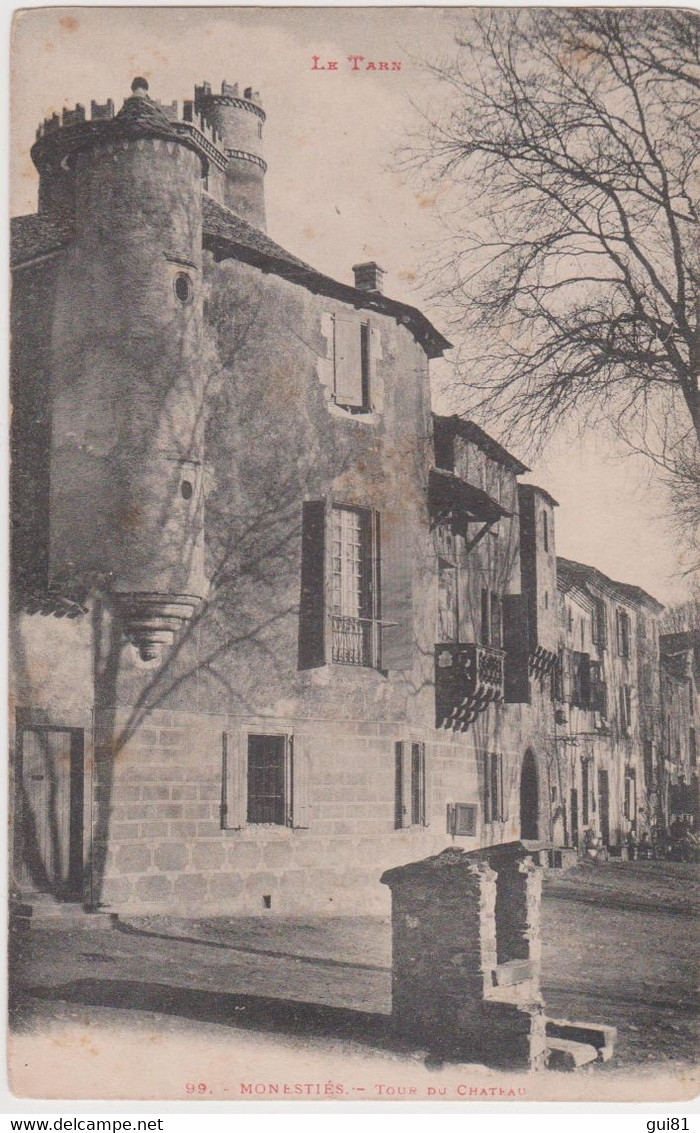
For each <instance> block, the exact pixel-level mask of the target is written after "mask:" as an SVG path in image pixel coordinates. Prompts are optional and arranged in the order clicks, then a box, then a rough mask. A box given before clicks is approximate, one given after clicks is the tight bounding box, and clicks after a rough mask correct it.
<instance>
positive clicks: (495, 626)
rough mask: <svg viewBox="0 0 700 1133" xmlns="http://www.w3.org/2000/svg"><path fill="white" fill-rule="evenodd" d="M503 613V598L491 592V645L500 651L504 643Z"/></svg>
mask: <svg viewBox="0 0 700 1133" xmlns="http://www.w3.org/2000/svg"><path fill="white" fill-rule="evenodd" d="M502 627H503V613H502V610H501V596H500V594H496V593H494V592H493V591H492V592H491V635H490V638H489V641H490V644H491V646H492V647H493V648H494V649H500V648H501V645H502V642H503V629H502Z"/></svg>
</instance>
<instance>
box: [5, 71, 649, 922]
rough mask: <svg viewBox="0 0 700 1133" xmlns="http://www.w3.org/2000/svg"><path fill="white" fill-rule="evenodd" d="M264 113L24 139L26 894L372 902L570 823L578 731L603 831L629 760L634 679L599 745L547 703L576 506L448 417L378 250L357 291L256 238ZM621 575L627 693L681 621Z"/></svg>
mask: <svg viewBox="0 0 700 1133" xmlns="http://www.w3.org/2000/svg"><path fill="white" fill-rule="evenodd" d="M264 122H265V114H264V111H263V109H262V107H261V105H260V99H259V96H258V95H257V93H255V92H253V91H252V90H251V89H247V90H245V91H243V92H242V93H241V92H239V90H238V88H237V87H236V86H229V85H228V84H226V83H224V84H223V86H222V89H221V93H220V94H219V93H212V90H211V88H210V86H209V85H208V84H206V83H205V84H203V86H202V87H198V88H196V90H195V97H194V99H193V100H192V101H191V102H188V103H185V104H184V106H183V107H180V106H178V105H177V104H173V106H161V105H160V104H159V103H157V102H155V101H153V100H152V99H151V97H150V96H149V94H148V90H147V84H146V83H145V82H144V81H143V80H135V82H134V84H133V87H132V94H131V96H130V97H128V98H127V99H126V100H125V102H124V105H123V107H122V109H121V110H120V111H119V112H118V113H117V114H115V113H114V106H113V104H112V103H111V102H110V103H107V104H105V105H98V104H95V103H93V104H92V107H91V114H90V115H87V114H86V112H85V110H84V108H83V107H81V106H78V107H76V108H75V110H73V111H64V112H63V115H62V116H61V117H60V118H59V117H58V116H57V115H54V117H53V118H51V119H48V120H47V121H46V122H45V123H44V124H43V125H42V126H41V127H40V129H39V132H38V136H37V141H36V144H35V145H34V147H33V149H32V157H33V160H34V163H35V165H36V166H37V168H38V170H39V174H40V189H39V208H38V212H37V213H36V214H34V215H30V216H25V217H19V218H17V219H16V220H15V221H14V222H13V232H12V257H13V308H12V333H13V358H12V383H13V399H14V419H13V435H12V449H13V478H12V508H13V521H12V522H13V530H12V573H13V611H12V630H11V632H12V649H13V693H12V695H13V721H14V725H13V726H14V730H13V734H12V737H11V740H12V752H13V758H12V774H13V778H12V791H13V795H12V797H13V799H14V800H15V808H14V812H15V821H14V834H13V871H14V884H15V886H16V888H17V889H18V890H19V891H20V892H22V893H23V894H24V895H25V896H26V895H27V894H31V893H33V892H37V891H39V892H42V891H43V892H47V893H49V894H52V895H53V896H54V897H55V898H58V899H63V900H66V899H67V900H76V901H77V900H79V901H82V902H83V903H84V904H85V905H86V906H87V907H89V908H93V909H96V908H101V909H112V910H116V911H119V910H135V909H143V908H149V909H158V910H161V911H166V910H168V911H172V912H177V913H179V914H180V915H184V916H186V915H188V914H193V913H195V912H199V911H202V910H207V909H208V910H212V911H214V910H215V911H217V912H220V913H237V912H246V913H251V912H252V913H256V912H267V911H270V912H272V913H274V912H286V913H289V912H307V911H313V912H328V913H342V912H349V911H356V912H357V911H371V910H384V909H386V908H387V902H388V895H387V891H386V889H384V888H382V886H380V885H379V877H380V875H381V873H382V872H383V871H384V870H386V869H388V868H392V867H395V866H397V865H400V864H402V863H404V862H408V861H411V860H414V859H415V858H418V857H422V856H425V855H426V854H430V853H434V852H436V851H439V850H442V849H443V848H444V846H445V844H446V843H450V842H451V841H454V842H455V843H457V844H458V845H462V846H463V847H464V848H465V849H473V848H475V847H477V846H480V845H491V844H495V843H500V842H506V841H510V840H512V839H514V838H519V837H522V838H523V839H529V840H540V841H544V842H547V843H555V844H560V845H563V844H567V843H570V842H571V839H572V832H573V831H572V819H571V806H572V798H573V792H574V791H578V792H579V798H580V797H581V792H582V790H583V786H582V783H581V780H580V777H579V770H578V767H577V769H576V770H575V771H574V772H572V775H573V778H571V777H570V778H568V779H567V778H566V776H565V775H564V774H563V772H562V769H561V767H560V766H559V764H560V760H559V758H558V753H559V748H560V746H561V745H560V744H559V743H558V741H559V739H560V737H561V734H562V731H565V730H566V728H568V732H570V733H574V732H580V733H584V732H585V733H586V734H587V735H588V734H589V733H596V734H598V733H600V741H599V742H600V745H603V746H601V747H600V748H597V747H596V748H595V751H594V759H598V758H599V759H600V761H601V762H600V764H599V766H600V770H601V771H602V770H607V773H608V781H609V784H610V797H611V799H612V798H613V797H614V799H615V802H611V804H610V807H611V809H610V816H611V817H610V830H609V835H610V839H611V840H615V839H618V840H619V839H620V838H621V837H623V835H624V832H625V829H626V827H625V823H624V822H623V821H622V819H621V818H619V816H618V810H617V809H616V808H618V804H619V798H620V793H621V792H622V796H623V798H626V797H627V796H626V795H625V792H626V790H627V787H626V786H625V784H626V782H627V772H628V769H629V771H630V772H631V771H634V772H635V775H636V777H637V783H639V782H640V781H641V778H642V776H643V765H642V764H641V763H640V758H641V757H640V755H639V752H640V750H641V748H640V745H641V744H642V742H643V741H642V732H643V726H644V725H643V713H642V712H641V711H640V710H638V709H637V708H635V706H634V694H633V701H632V704H633V708H632V716H631V729H632V730H631V733H630V734H628V732H627V731H625V729H624V728H622V726H621V725H620V726H618V724H615V727H614V728H613V730H612V732H610V735H609V736H607V737H606V740H605V742H606V743H607V744H608V746H607V748H605V750H603V748H604V742H603V736H604V735H605V731H604V729H603V728H602V727H599V726H598V721H597V716H600V717H601V719H602V713H600V711H599V709H596V708H593V707H592V706H591V705H590V704H589V705H587V706H583V705H580V704H578V703H576V704H575V703H574V701H573V699H572V698H571V697H572V696H573V694H564V695H562V696H559V699H557V691H556V682H557V680H558V677H557V674H558V673H559V672H560V670H561V666H562V664H563V662H560V658H561V657H562V656H566V655H567V653H568V652H571V651H577V652H585V649H584V648H583V646H582V647H581V650H578V646H577V644H576V642H575V641H574V638H573V637H571V633H570V630H569V629H568V628H566V626H564V628H562V622H561V616H560V615H561V614H562V612H563V610H564V608H565V605H566V602H567V601H569V600H570V603H571V604H572V605H573V604H575V605H576V608H577V611H578V613H577V615H576V616H577V617H579V618H581V617H584V616H585V617H587V618H588V620H589V622H590V621H591V616H592V613H591V612H592V610H593V608H594V607H595V601H596V598H595V596H591V595H592V592H590V593H589V589H588V587H587V585H584V584H583V582H581V583H580V584H579V582H576V584H575V585H574V583H573V582H571V583H569V581H567V580H568V575H567V573H566V571H565V572H564V574H563V575H562V574H561V570H560V572H559V580H558V572H557V559H556V554H555V532H554V509H555V507H556V502H555V501H554V500H553V499H552V498H551V496H549V495H548V493H547V492H546V491H544V490H543V489H540V488H537V487H535V486H533V485H525V484H519V483H518V477H519V476H521V475H522V474H523V473H525V472H526V471H527V469H526V468H525V466H524V465H523V464H522V463H521V462H520V461H518V460H517V458H515V457H514V456H512V455H511V454H510V453H508V452H507V451H506V450H505V449H503V448H502V446H500V445H499V444H498V443H497V442H496V441H494V440H493V439H492V438H491V437H490V436H488V435H487V434H486V433H485V432H484V431H483V430H482V429H480V428H479V427H477V426H476V425H474V424H473V423H470V422H465V421H462V420H460V419H458V418H456V417H455V418H452V417H447V418H445V417H439V416H435V415H433V413H432V411H431V402H430V384H429V362H430V360H431V359H433V358H437V357H439V356H440V355H441V354H442V352H443V351H444V350H445V349H446V348H447V347H448V345H449V344H448V343H447V341H446V340H445V338H444V337H443V336H442V335H441V334H440V332H439V331H438V330H436V329H435V328H434V327H433V326H432V325H431V324H430V322H429V321H428V320H427V319H426V318H425V316H424V315H423V314H421V312H419V311H418V310H416V309H415V308H413V307H411V306H409V305H407V304H404V303H400V302H397V301H394V300H392V299H390V298H388V297H387V296H386V295H385V294H384V293H383V288H382V271H381V269H380V268H379V267H378V266H377V265H376V264H374V263H364V264H359V265H356V267H355V268H354V269H353V270H354V284H353V285H349V284H347V283H340V282H338V281H336V280H333V279H330V278H329V277H327V276H324V275H323V274H321V273H319V272H317V271H315V270H314V269H313V268H312V267H310V266H309V265H308V264H306V263H304V262H303V261H301V260H299V259H298V258H296V257H295V256H293V255H291V254H290V253H288V252H287V251H285V250H284V249H283V248H281V247H280V246H279V245H277V244H276V243H275V242H274V241H273V240H271V239H270V238H269V237H268V236H267V234H266V231H265V207H264V174H265V168H266V165H265V159H264V157H263V155H262V144H263V132H264ZM561 562H562V560H560V566H561ZM574 565H575V564H574ZM584 569H588V568H584ZM601 577H602V576H601ZM558 586H559V589H560V592H562V593H564V607H562V606H560V604H559V599H558V597H557V594H558ZM611 586H612V587H613V592H611V594H610V595H608V594H607V591H606V592H605V593H606V595H607V597H606V598H605V600H606V601H607V600H608V598H609V600H610V602H611V603H613V602H615V601H617V600H618V599H617V598H615V596H614V595H615V594H617V593H618V591H617V590H615V587H617V586H619V584H611ZM628 589H629V590H630V591H631V590H632V589H633V588H628ZM635 593H636V594H637V595H638V598H637V599H635V601H634V602H631V599H630V602H631V605H630V603H629V602H627V599H624V600H623V599H622V598H620V599H619V602H620V608H622V607H623V606H624V608H625V609H628V610H631V613H629V617H630V619H631V624H630V628H629V631H628V640H629V642H630V645H629V649H630V653H629V656H624V657H622V656H620V657H619V658H618V657H617V655H615V661H614V665H615V666H616V674H617V675H613V674H612V671H611V674H610V675H607V676H606V678H605V679H606V680H609V681H610V682H611V684H610V686H609V687H610V688H611V687H612V682H613V681H614V680H622V679H623V676H624V678H625V680H627V682H628V684H629V685H630V686H634V681H635V679H636V678H634V677H633V675H629V674H632V673H633V670H634V666H635V665H636V664H638V663H639V662H638V646H637V644H636V643H637V641H638V635H639V633H640V632H641V630H640V628H639V624H638V623H639V619H640V618H641V617H642V616H643V617H644V618H645V619H647V620H648V621H649V625H650V626H653V623H654V618H655V617H656V614H657V613H658V610H659V609H660V607H659V606H658V603H655V602H654V600H653V599H650V598H648V596H646V595H643V594H642V592H641V591H639V592H636V591H635ZM569 595H570V599H569ZM628 597H629V595H628ZM635 603H636V604H635ZM567 616H568V615H566V614H564V618H565V620H566V617H567ZM613 616H614V614H613V612H612V606H611V608H610V611H609V618H610V619H612V618H613ZM609 624H610V626H613V625H614V622H612V621H611V622H610V623H609ZM574 632H575V631H574ZM591 632H592V631H591ZM609 632H610V633H611V634H613V633H614V629H613V628H610V630H609ZM649 632H652V630H651V629H650V630H649ZM653 632H655V631H653ZM584 633H585V631H584ZM586 644H587V642H586V641H585V640H584V645H586ZM562 650H563V653H562ZM589 656H592V652H591V649H590V648H589ZM606 657H607V661H609V663H610V664H611V665H612V664H613V660H612V658H613V653H612V651H609V653H608V654H607V655H605V656H603V662H604V664H603V668H605V664H606V663H607V661H606ZM617 670H619V672H617ZM623 670H624V672H623ZM562 671H563V672H564V674H565V673H566V672H567V670H565V669H564V670H562ZM626 674H627V675H626ZM567 679H568V678H567V677H566V676H565V675H564V677H563V681H564V686H565V687H568V686H566V680H567ZM601 679H602V678H601ZM567 695H569V699H568V700H567ZM610 703H611V704H613V705H614V712H608V715H607V716H606V717H605V719H606V720H610V719H612V721H613V722H614V721H616V720H617V716H616V714H615V713H616V711H617V707H616V705H617V701H615V699H614V697H613V696H612V694H611V696H610ZM565 705H570V706H571V708H570V712H571V715H570V717H568V718H567V721H566V728H565V727H564V725H562V724H557V720H559V719H560V718H563V714H565V712H566V709H565V707H564V706H565ZM596 713H597V716H596ZM577 714H578V715H577ZM581 714H583V715H581ZM626 727H628V725H626ZM615 728H616V729H617V730H615ZM567 734H568V733H567ZM586 742H588V741H586ZM595 743H596V740H595V736H594V737H593V740H592V744H593V746H594V747H595ZM589 746H590V745H589ZM572 750H573V749H572ZM586 750H588V748H586ZM598 750H600V753H601V754H600V756H598V755H597V754H596V753H597V752H598ZM582 766H583V764H582ZM623 768H624V770H621V769H623ZM623 780H624V781H623ZM589 787H590V783H589ZM593 789H594V788H593V787H590V790H591V791H592V790H593ZM630 798H631V796H630ZM640 798H641V795H640V793H639V792H638V793H637V796H636V800H637V801H636V803H634V804H633V803H632V802H630V803H629V807H634V806H639V805H641V804H640ZM619 805H624V803H623V804H619ZM579 807H580V808H581V809H580V810H579V817H578V819H577V829H579V830H580V828H581V826H582V824H583V823H584V812H583V809H582V804H581V803H579Z"/></svg>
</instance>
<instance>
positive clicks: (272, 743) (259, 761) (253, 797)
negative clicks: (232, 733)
mask: <svg viewBox="0 0 700 1133" xmlns="http://www.w3.org/2000/svg"><path fill="white" fill-rule="evenodd" d="M287 775H288V772H287V738H286V736H248V822H249V823H261V824H263V825H273V826H286V825H287Z"/></svg>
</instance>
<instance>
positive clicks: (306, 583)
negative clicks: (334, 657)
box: [299, 500, 327, 669]
mask: <svg viewBox="0 0 700 1133" xmlns="http://www.w3.org/2000/svg"><path fill="white" fill-rule="evenodd" d="M326 622H327V619H326V502H325V500H309V501H306V502H305V503H304V504H303V505H302V529H301V599H300V602H299V668H300V669H314V668H317V667H318V666H319V665H324V664H325V663H326Z"/></svg>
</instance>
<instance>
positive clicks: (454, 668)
mask: <svg viewBox="0 0 700 1133" xmlns="http://www.w3.org/2000/svg"><path fill="white" fill-rule="evenodd" d="M504 659H505V652H504V651H503V650H502V649H492V648H491V647H490V646H488V645H477V644H471V645H465V644H455V643H454V642H448V643H446V644H443V645H436V646H435V706H436V721H437V727H438V728H452V729H453V730H454V731H457V732H462V731H464V730H465V729H466V728H467V727H468V726H469V725H470V724H473V723H474V721H475V720H476V718H477V716H479V714H480V713H481V712H485V711H486V709H487V708H488V707H489V705H490V704H500V703H501V702H502V701H503V669H504Z"/></svg>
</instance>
